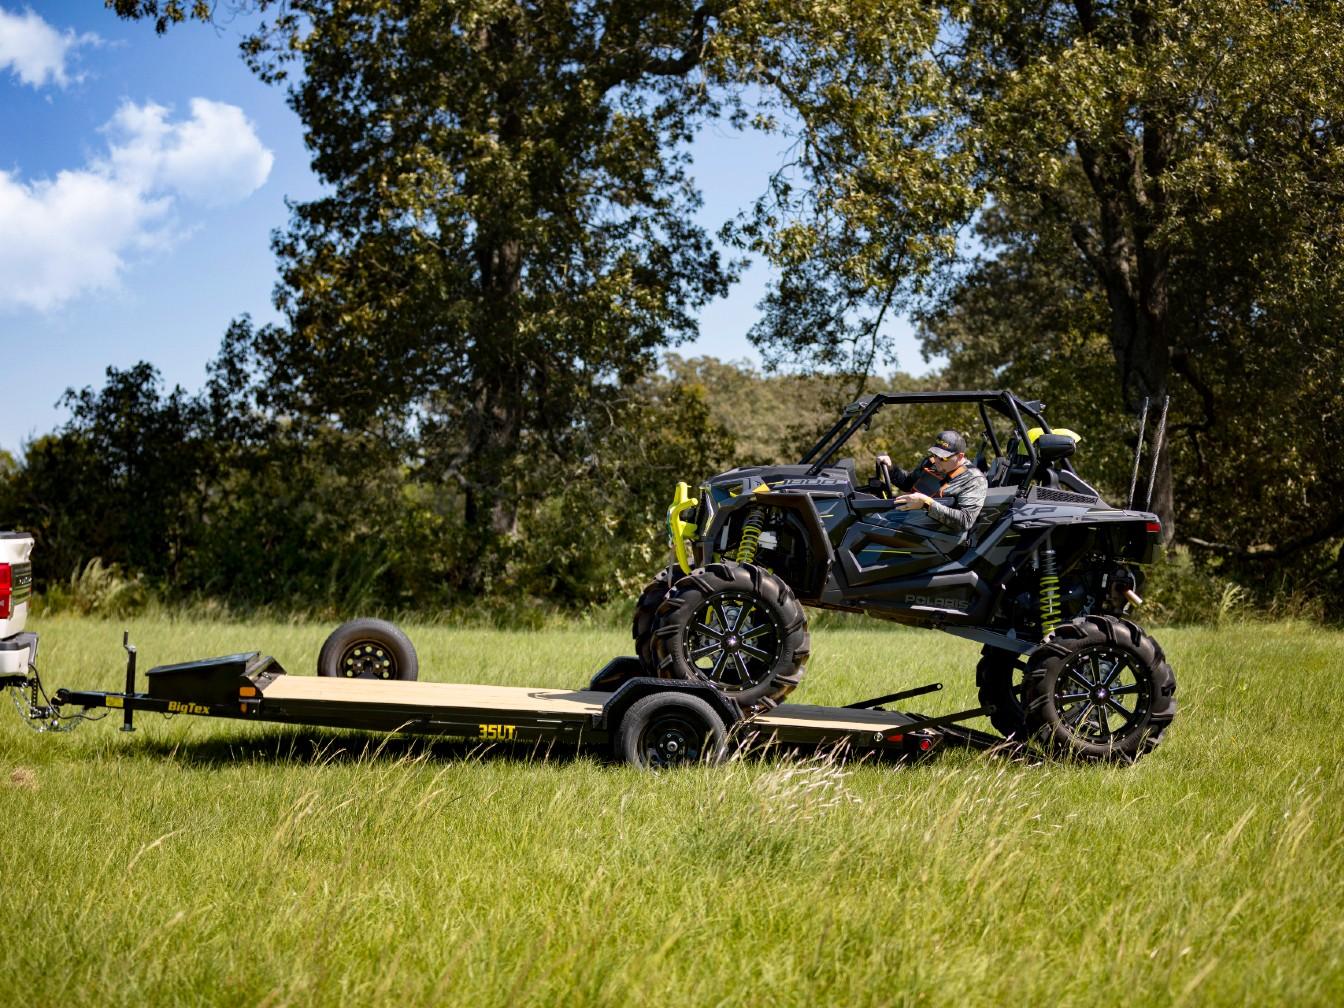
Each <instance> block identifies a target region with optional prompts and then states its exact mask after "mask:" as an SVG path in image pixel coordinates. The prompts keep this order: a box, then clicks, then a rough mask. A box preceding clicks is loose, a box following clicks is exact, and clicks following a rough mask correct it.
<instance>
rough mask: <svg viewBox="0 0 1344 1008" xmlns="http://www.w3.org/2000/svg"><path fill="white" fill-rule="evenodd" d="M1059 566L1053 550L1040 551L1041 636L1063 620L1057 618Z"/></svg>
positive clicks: (1048, 632)
mask: <svg viewBox="0 0 1344 1008" xmlns="http://www.w3.org/2000/svg"><path fill="white" fill-rule="evenodd" d="M1059 611H1060V610H1059V568H1058V566H1057V565H1056V563H1055V551H1054V550H1052V549H1046V550H1044V551H1043V552H1042V553H1041V636H1042V637H1049V636H1050V635H1051V634H1052V633H1054V632H1055V628H1056V627H1058V626H1059V624H1060V623H1062V622H1063V621H1062V620H1061V619H1060V618H1059Z"/></svg>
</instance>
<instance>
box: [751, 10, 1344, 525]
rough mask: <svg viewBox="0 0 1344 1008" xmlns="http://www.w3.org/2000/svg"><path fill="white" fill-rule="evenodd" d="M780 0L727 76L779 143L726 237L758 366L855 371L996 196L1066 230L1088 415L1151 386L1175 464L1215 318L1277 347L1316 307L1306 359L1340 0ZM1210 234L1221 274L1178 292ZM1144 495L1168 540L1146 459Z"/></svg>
mask: <svg viewBox="0 0 1344 1008" xmlns="http://www.w3.org/2000/svg"><path fill="white" fill-rule="evenodd" d="M797 6H798V9H799V11H800V14H799V16H798V17H795V18H790V17H788V16H779V17H775V18H773V19H772V18H771V17H770V15H769V14H766V13H764V11H763V10H761V9H759V8H752V9H753V10H760V11H761V12H760V20H761V23H760V25H758V26H756V27H755V28H754V29H752V30H747V31H745V32H743V33H742V38H743V39H744V49H743V51H742V54H741V59H742V60H743V61H744V65H746V61H747V60H748V57H749V56H753V55H754V58H755V63H754V64H750V67H749V69H750V71H751V72H753V73H754V74H755V79H757V80H758V81H760V82H761V83H762V85H763V86H764V87H767V88H769V89H771V90H770V91H769V94H770V95H773V96H775V100H776V101H777V102H778V104H779V106H780V107H781V108H782V109H783V110H784V111H786V112H787V113H788V114H787V115H785V116H783V117H782V118H781V120H780V122H781V123H782V124H783V126H784V127H786V128H789V129H792V130H794V131H795V132H796V135H797V137H798V150H799V155H798V158H797V161H796V163H795V164H794V165H792V166H791V170H790V171H785V172H783V173H781V174H780V176H778V177H777V179H776V184H775V186H774V188H773V189H772V193H771V194H770V198H768V199H767V200H764V201H762V203H761V204H760V205H759V206H758V207H757V208H756V213H755V214H754V216H753V217H752V218H751V219H750V220H749V221H748V222H747V224H746V225H745V227H743V228H742V229H741V230H740V231H739V232H738V235H739V238H740V239H741V240H743V241H745V242H747V243H748V244H750V245H751V246H752V247H754V248H756V249H758V250H760V251H762V252H764V253H765V254H767V255H768V256H769V257H770V258H771V259H772V260H773V261H774V262H775V263H776V264H777V265H778V266H779V267H780V268H781V270H782V274H781V279H780V281H779V283H778V284H777V285H776V287H775V289H774V290H773V291H772V293H771V296H770V298H769V299H768V302H767V305H766V309H767V311H766V317H765V321H764V323H763V326H762V327H761V328H760V329H758V332H757V335H758V337H759V338H760V339H761V340H762V342H763V343H764V344H765V345H766V346H767V347H769V348H772V349H773V350H774V351H775V352H776V355H777V356H779V357H780V358H782V359H786V360H788V359H799V358H801V359H802V360H804V361H806V362H812V363H820V364H823V365H831V366H834V365H837V364H839V365H841V366H845V367H848V368H850V369H851V370H853V371H854V372H855V373H856V374H858V375H859V376H860V377H861V376H862V375H864V374H869V373H871V371H872V364H873V362H874V360H877V359H880V356H881V353H882V347H881V344H882V338H883V328H882V326H881V324H880V323H881V320H882V318H883V312H884V310H887V309H888V308H889V307H891V306H899V305H900V304H901V301H900V300H899V299H900V298H901V297H902V296H903V295H904V296H906V297H908V296H909V295H916V296H918V295H920V294H922V293H925V292H927V290H928V288H929V282H930V280H931V279H933V278H937V279H939V280H941V281H943V282H945V281H946V280H947V279H948V278H949V276H953V277H954V276H955V271H954V270H953V269H952V268H951V265H950V258H949V256H948V252H949V250H950V241H951V239H952V236H953V235H954V234H955V233H956V230H957V228H958V227H960V226H963V225H964V224H965V223H966V222H967V221H968V220H970V219H972V214H973V213H986V212H988V213H991V214H992V213H993V209H994V207H996V206H1004V207H1006V208H1007V209H1008V212H1009V213H1010V214H1011V215H1012V217H1013V220H1014V221H1015V223H1016V224H1026V223H1028V222H1030V223H1031V226H1032V227H1033V228H1035V229H1036V230H1034V231H1022V232H1020V234H1021V235H1022V237H1023V238H1024V240H1025V241H1027V242H1028V243H1030V242H1033V241H1035V240H1036V238H1035V236H1036V235H1038V234H1042V233H1044V232H1046V231H1048V232H1049V233H1050V234H1051V236H1052V237H1051V238H1050V239H1049V240H1050V241H1056V240H1057V238H1058V236H1059V235H1061V234H1062V235H1064V236H1065V237H1066V238H1067V248H1068V254H1069V255H1071V256H1072V257H1074V258H1075V259H1076V260H1077V262H1078V264H1079V266H1080V267H1081V270H1082V272H1078V271H1076V270H1073V269H1069V270H1067V271H1063V272H1067V273H1068V274H1069V276H1070V278H1071V280H1072V279H1073V278H1079V277H1080V278H1082V279H1084V280H1085V287H1086V289H1087V290H1088V291H1089V292H1091V294H1090V295H1089V297H1091V295H1093V294H1094V295H1099V296H1100V297H1101V299H1102V303H1103V304H1104V309H1105V313H1104V316H1103V320H1102V329H1101V332H1102V334H1103V335H1104V336H1105V338H1106V341H1107V344H1108V346H1109V351H1110V356H1111V379H1110V381H1109V384H1110V385H1112V386H1113V388H1114V389H1115V395H1114V396H1112V397H1110V401H1111V402H1114V403H1118V404H1119V405H1120V406H1121V407H1122V408H1123V409H1125V410H1129V411H1133V410H1135V409H1136V408H1137V404H1138V401H1139V400H1140V399H1141V398H1143V397H1145V396H1152V397H1161V396H1163V395H1166V394H1169V393H1170V394H1171V395H1172V396H1173V399H1174V405H1173V422H1174V427H1175V431H1176V434H1177V436H1178V437H1180V438H1182V439H1184V440H1187V441H1189V440H1191V439H1193V440H1194V442H1195V443H1196V445H1197V446H1198V447H1197V450H1196V454H1198V452H1200V451H1202V452H1203V453H1204V456H1205V457H1206V458H1207V457H1208V456H1209V455H1211V454H1212V452H1211V450H1210V449H1211V448H1212V442H1210V437H1211V436H1212V435H1213V432H1214V431H1215V430H1217V429H1219V428H1220V427H1223V426H1225V425H1226V423H1227V420H1226V418H1224V419H1220V418H1219V416H1218V410H1219V409H1220V408H1223V407H1220V403H1219V393H1218V392H1217V390H1216V385H1217V381H1216V377H1215V376H1216V375H1217V374H1218V372H1219V371H1220V370H1221V369H1222V368H1223V367H1225V364H1226V360H1225V355H1224V354H1223V353H1222V348H1223V343H1224V336H1223V330H1222V328H1220V326H1221V325H1222V324H1223V323H1224V322H1225V321H1227V319H1228V315H1229V313H1228V312H1226V311H1223V310H1222V307H1221V304H1228V306H1229V307H1230V305H1231V304H1236V305H1239V306H1241V307H1238V308H1237V309H1234V313H1235V312H1241V313H1242V315H1243V320H1244V321H1246V322H1254V323H1255V326H1254V328H1257V329H1258V330H1259V331H1260V333H1261V337H1260V338H1264V336H1265V335H1266V334H1268V333H1271V332H1277V336H1278V338H1287V334H1288V332H1289V331H1290V330H1284V329H1279V330H1272V329H1269V328H1266V326H1265V325H1264V324H1263V319H1264V313H1265V310H1266V306H1268V305H1271V304H1273V305H1280V306H1282V307H1284V308H1287V307H1289V306H1290V305H1289V301H1288V300H1286V299H1285V298H1284V297H1283V296H1282V294H1283V293H1284V292H1287V291H1290V290H1296V291H1298V292H1299V297H1303V296H1304V297H1305V298H1306V299H1307V300H1312V301H1317V303H1318V307H1319V308H1320V309H1321V310H1320V311H1317V312H1316V313H1315V315H1314V316H1312V319H1311V325H1312V328H1311V329H1310V330H1309V331H1308V333H1307V334H1306V338H1307V341H1308V342H1311V343H1313V345H1315V346H1317V347H1318V348H1320V347H1323V346H1324V343H1323V341H1324V340H1325V339H1326V333H1327V332H1328V328H1327V327H1326V326H1325V324H1324V323H1325V320H1326V319H1327V318H1328V317H1329V311H1328V307H1329V306H1328V304H1327V303H1325V302H1321V301H1319V299H1317V298H1315V297H1314V296H1313V295H1312V294H1311V293H1310V292H1312V291H1314V290H1317V289H1319V288H1320V287H1321V284H1320V283H1319V282H1318V278H1319V276H1320V274H1321V273H1322V272H1327V273H1333V271H1334V270H1335V269H1337V266H1336V264H1337V262H1338V261H1339V257H1338V255H1337V254H1336V249H1337V244H1338V228H1339V221H1340V219H1341V214H1340V209H1341V207H1340V196H1341V187H1340V185H1339V183H1338V179H1339V178H1340V177H1341V174H1340V171H1339V169H1340V167H1341V165H1340V160H1341V143H1340V139H1341V138H1340V127H1339V124H1340V119H1341V111H1342V110H1344V77H1342V76H1341V75H1340V74H1339V73H1338V67H1339V66H1341V65H1344V50H1342V48H1341V47H1344V42H1341V39H1344V30H1342V29H1344V5H1341V4H1339V3H1338V2H1330V0H1327V2H1287V3H1275V4H1266V3H1263V2H1261V0H1232V2H1230V3H1224V2H1221V0H1220V2H1218V3H1213V2H1211V0H1199V2H1193V3H1190V2H1181V3H1177V2H1174V0H1117V2H1106V3H1098V2H1094V0H1087V2H1049V3H1041V4H1036V5H1034V6H1030V7H1024V6H1023V5H1021V4H1016V3H1007V2H998V0H979V2H976V3H963V2H956V3H944V4H934V5H924V6H920V7H918V8H915V7H907V6H903V5H889V6H887V7H884V8H882V9H878V8H877V7H876V5H870V4H866V3H859V4H854V5H845V7H844V9H843V10H834V11H829V10H828V11H826V12H824V13H819V12H818V11H816V10H815V9H814V8H813V5H807V4H800V5H797ZM771 9H772V10H774V11H778V9H779V8H778V7H777V6H776V7H772V8H771ZM753 40H755V41H753ZM1210 242H1218V243H1222V244H1221V246H1220V247H1217V248H1215V249H1214V250H1213V251H1214V255H1213V257H1212V259H1213V260H1214V261H1215V262H1216V263H1217V269H1218V270H1219V271H1220V273H1219V275H1220V276H1221V278H1222V279H1221V280H1220V281H1219V282H1218V283H1213V282H1211V281H1212V280H1213V277H1212V276H1209V277H1206V278H1205V282H1201V283H1198V284H1194V283H1193V276H1194V274H1195V273H1197V272H1201V271H1203V272H1206V273H1207V272H1208V268H1209V261H1208V260H1209V258H1210V257H1209V252H1210V244H1209V243H1210ZM1224 250H1235V251H1236V252H1237V253H1239V254H1241V255H1242V256H1243V257H1248V258H1246V259H1245V260H1244V261H1243V262H1242V263H1241V264H1238V263H1237V262H1235V261H1234V259H1233V257H1232V256H1230V255H1223V254H1222V253H1223V252H1224ZM1271 261H1272V262H1274V263H1275V264H1276V268H1277V272H1276V270H1275V269H1269V268H1266V263H1268V262H1271ZM1022 262H1023V260H1019V261H1018V264H1019V265H1020V264H1021V263H1022ZM1063 272H1060V273H1058V274H1057V275H1056V278H1057V277H1058V276H1062V275H1063ZM1182 276H1185V277H1188V278H1190V280H1191V282H1192V287H1191V294H1192V295H1194V294H1198V293H1203V294H1207V295H1209V296H1212V297H1214V298H1222V297H1224V296H1225V295H1226V294H1228V292H1229V291H1230V290H1231V289H1232V286H1233V285H1232V283H1230V280H1231V279H1232V278H1238V279H1240V280H1242V281H1245V282H1247V283H1250V284H1251V286H1250V287H1249V288H1248V289H1246V290H1245V296H1244V297H1241V298H1234V299H1232V301H1231V302H1230V303H1228V302H1222V303H1221V304H1220V302H1219V301H1218V300H1214V301H1210V302H1207V303H1206V302H1203V301H1190V300H1189V298H1186V299H1185V300H1178V299H1177V297H1176V291H1177V289H1178V288H1180V287H1181V285H1182V284H1184V283H1186V280H1183V279H1182ZM1052 282H1053V280H1052ZM1325 286H1326V287H1329V286H1331V285H1330V284H1328V283H1327V284H1326V285H1325ZM1196 288H1198V290H1196ZM893 297H895V298H896V299H897V300H895V301H893V300H891V299H892V298H893ZM1243 309H1244V312H1243ZM1287 317H1288V316H1284V317H1283V319H1286V318H1287ZM1292 317H1293V318H1294V319H1295V320H1297V321H1298V322H1301V321H1302V320H1303V318H1304V313H1303V312H1302V311H1295V312H1294V313H1293V315H1292ZM1243 328H1244V326H1243ZM1247 331H1249V330H1247ZM1291 331H1292V333H1293V335H1292V338H1293V339H1294V340H1297V339H1300V338H1301V336H1302V333H1301V331H1300V330H1298V329H1294V330H1291ZM1317 356H1318V357H1319V356H1321V355H1320V354H1317ZM1285 363H1286V362H1285ZM1291 370H1292V368H1291V366H1287V367H1286V368H1285V371H1291ZM1269 374H1270V371H1268V370H1262V371H1261V372H1260V375H1259V378H1260V380H1263V379H1264V378H1265V377H1266V376H1267V375H1269ZM1224 406H1225V404H1224ZM1204 442H1210V443H1209V444H1203V443H1204ZM1201 475H1202V474H1201ZM1154 505H1155V509H1156V510H1157V511H1158V513H1159V514H1160V515H1161V516H1162V517H1163V518H1164V521H1165V524H1166V529H1167V532H1168V534H1171V533H1172V532H1174V528H1175V526H1174V522H1173V520H1172V519H1173V499H1172V483H1171V470H1170V467H1169V465H1168V463H1167V461H1165V460H1164V461H1163V462H1162V464H1161V465H1160V467H1159V471H1158V479H1157V486H1156V491H1155V499H1154Z"/></svg>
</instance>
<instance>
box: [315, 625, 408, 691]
mask: <svg viewBox="0 0 1344 1008" xmlns="http://www.w3.org/2000/svg"><path fill="white" fill-rule="evenodd" d="M317 674H318V675H320V676H337V677H340V678H342V679H400V680H410V679H415V678H416V676H418V675H419V674H420V659H419V658H417V657H416V654H415V645H413V644H412V643H411V639H410V638H409V637H407V636H406V634H405V633H404V632H403V631H402V630H401V628H400V627H398V626H397V625H396V624H395V623H389V622H388V621H387V620H380V619H356V620H350V621H349V622H348V623H342V624H341V625H340V626H338V627H337V628H336V629H335V630H333V631H332V632H331V634H330V635H329V636H328V637H327V639H326V641H325V642H324V643H323V645H322V650H321V651H320V652H319V653H318V656H317Z"/></svg>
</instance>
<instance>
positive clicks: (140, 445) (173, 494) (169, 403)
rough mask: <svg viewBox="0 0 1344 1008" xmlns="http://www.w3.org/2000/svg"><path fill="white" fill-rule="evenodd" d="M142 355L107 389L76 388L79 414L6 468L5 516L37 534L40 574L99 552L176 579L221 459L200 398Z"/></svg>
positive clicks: (74, 404)
mask: <svg viewBox="0 0 1344 1008" xmlns="http://www.w3.org/2000/svg"><path fill="white" fill-rule="evenodd" d="M161 389H162V381H161V379H160V378H159V374H158V372H157V371H156V370H155V369H154V368H153V367H152V366H151V365H149V364H147V363H145V362H143V361H142V362H140V363H138V364H136V365H134V366H133V367H130V368H127V369H126V370H124V371H123V370H120V369H118V368H113V367H109V368H108V369H107V382H106V384H105V385H104V386H103V388H102V389H98V390H95V389H93V388H91V387H90V388H85V389H82V390H81V391H79V392H75V391H74V390H73V389H71V390H67V391H66V393H65V395H64V397H63V398H62V400H61V402H62V405H64V406H66V407H68V408H69V409H70V413H71V416H70V420H69V421H68V422H67V423H66V424H65V425H64V426H63V427H62V428H61V429H60V430H58V431H57V432H55V433H53V434H49V435H46V436H44V437H40V438H38V439H36V440H35V441H32V442H30V443H29V444H28V445H26V446H25V450H24V455H23V460H22V462H21V464H20V465H19V466H18V467H17V468H16V469H15V470H13V471H11V472H10V473H8V474H7V478H6V479H5V482H6V483H7V484H8V490H7V493H6V494H5V496H7V497H8V498H9V500H8V504H7V507H6V508H5V510H6V520H7V521H11V522H13V523H15V524H16V525H18V526H20V527H23V528H25V529H29V530H31V531H33V532H34V533H35V534H36V535H37V537H38V539H39V542H40V549H41V551H42V554H43V559H42V563H41V564H39V565H38V570H39V572H40V577H41V579H47V578H51V577H57V578H60V577H64V576H66V575H68V574H69V573H70V572H71V571H73V570H74V569H76V568H77V567H79V566H81V565H82V564H83V563H85V562H86V561H88V560H91V559H92V558H94V557H101V558H102V559H103V560H104V561H106V562H107V563H117V564H122V565H125V566H126V567H129V568H131V569H132V570H135V571H140V572H143V573H145V574H147V575H149V576H150V577H152V578H154V579H155V580H157V581H159V582H161V583H167V584H177V583H180V580H181V578H182V575H183V563H184V559H185V558H186V557H187V556H188V554H189V553H190V552H191V551H192V550H193V549H194V548H195V545H196V543H197V540H198V535H199V529H200V520H201V515H202V511H203V508H204V505H205V501H206V493H205V486H206V484H207V483H208V481H209V480H210V479H211V477H212V474H213V472H214V471H215V468H216V466H217V464H218V457H219V456H218V452H217V451H216V450H215V446H214V443H213V442H212V441H211V439H210V437H209V434H208V430H207V429H206V424H205V418H206V411H205V408H204V406H203V403H202V402H201V400H200V399H199V398H197V397H193V396H189V395H188V394H187V393H186V392H185V391H184V390H183V389H182V388H180V387H175V388H174V389H172V390H171V391H170V392H168V393H167V394H164V393H163V392H162V391H161Z"/></svg>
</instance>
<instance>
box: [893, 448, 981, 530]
mask: <svg viewBox="0 0 1344 1008" xmlns="http://www.w3.org/2000/svg"><path fill="white" fill-rule="evenodd" d="M896 475H897V476H898V477H899V478H898V479H896V480H893V483H895V485H896V486H898V487H900V488H901V489H902V490H905V491H907V492H908V491H910V490H912V489H914V488H915V484H916V483H917V482H919V478H920V477H921V476H929V475H932V476H933V477H934V479H936V480H938V481H939V482H940V484H941V485H940V486H939V488H938V489H937V490H936V491H933V492H931V493H929V492H928V491H925V492H926V493H928V495H929V496H930V497H932V498H934V500H933V503H932V504H930V505H929V508H928V511H929V516H930V517H931V518H933V520H934V521H936V522H937V523H938V524H939V525H942V526H943V527H944V528H946V529H948V530H949V531H952V532H956V533H958V534H964V533H967V532H969V531H970V530H971V529H972V528H973V527H974V526H975V520H976V519H977V518H979V517H980V510H981V508H983V507H984V506H985V494H987V493H988V492H989V484H988V483H987V482H986V481H985V474H984V473H982V472H981V471H980V470H979V469H977V468H976V467H975V466H973V465H963V466H962V467H961V468H960V469H958V470H957V471H956V472H954V473H953V474H952V475H951V476H950V477H948V478H947V479H946V480H944V479H943V478H942V477H941V476H939V475H938V474H937V473H935V472H934V471H933V470H932V469H922V470H921V469H912V470H911V471H910V472H901V471H898V472H897V473H896Z"/></svg>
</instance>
